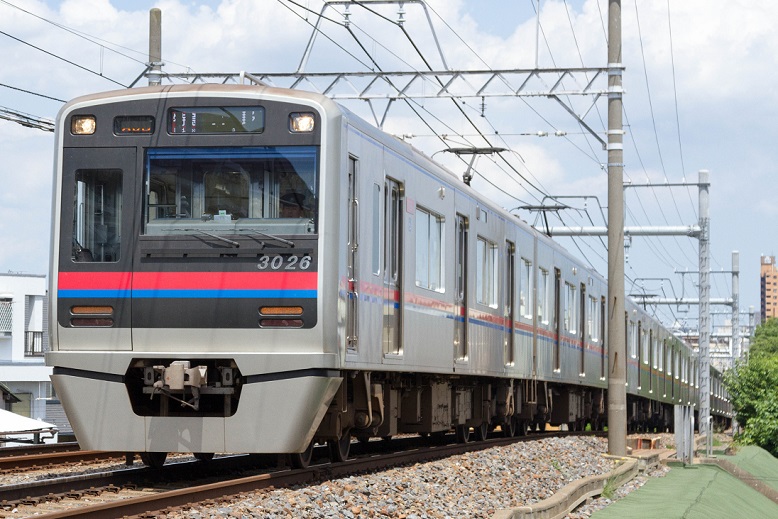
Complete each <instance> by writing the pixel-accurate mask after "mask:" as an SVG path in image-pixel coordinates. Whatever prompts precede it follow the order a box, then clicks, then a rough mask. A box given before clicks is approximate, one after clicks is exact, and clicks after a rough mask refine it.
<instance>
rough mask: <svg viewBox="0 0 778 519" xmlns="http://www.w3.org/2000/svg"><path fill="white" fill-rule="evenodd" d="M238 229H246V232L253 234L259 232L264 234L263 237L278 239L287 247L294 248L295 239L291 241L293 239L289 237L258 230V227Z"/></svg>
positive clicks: (261, 234) (260, 234) (258, 233)
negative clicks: (288, 238)
mask: <svg viewBox="0 0 778 519" xmlns="http://www.w3.org/2000/svg"><path fill="white" fill-rule="evenodd" d="M237 230H238V231H246V232H250V233H251V234H257V235H259V236H262V237H263V238H267V239H269V240H276V241H278V242H281V243H283V244H284V245H286V246H287V247H290V248H294V242H293V241H291V240H287V239H285V238H280V237H278V236H273V235H272V234H267V233H265V232H262V231H258V230H256V229H237Z"/></svg>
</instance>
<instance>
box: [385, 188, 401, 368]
mask: <svg viewBox="0 0 778 519" xmlns="http://www.w3.org/2000/svg"><path fill="white" fill-rule="evenodd" d="M402 206H403V197H402V186H401V185H400V183H399V182H397V181H395V180H392V179H389V178H387V179H386V181H385V182H384V235H383V239H384V257H383V283H384V287H383V306H384V317H383V351H384V355H393V356H397V355H402V318H401V316H402V299H403V296H402V263H403V262H402V230H403V207H402Z"/></svg>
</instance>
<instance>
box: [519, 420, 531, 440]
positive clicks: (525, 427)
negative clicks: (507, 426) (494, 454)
mask: <svg viewBox="0 0 778 519" xmlns="http://www.w3.org/2000/svg"><path fill="white" fill-rule="evenodd" d="M528 432H529V424H528V423H527V420H522V419H521V418H519V419H517V420H516V435H517V436H527V433H528Z"/></svg>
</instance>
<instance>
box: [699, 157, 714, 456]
mask: <svg viewBox="0 0 778 519" xmlns="http://www.w3.org/2000/svg"><path fill="white" fill-rule="evenodd" d="M709 175H710V173H709V172H708V170H706V169H701V170H700V172H699V178H698V181H699V188H700V193H699V197H700V307H699V308H700V344H699V350H700V370H699V372H700V375H699V379H700V391H699V394H700V412H699V419H700V423H699V429H700V434H701V435H703V436H704V437H705V438H706V442H705V445H706V449H705V450H706V454H707V455H708V456H710V455H711V452H712V450H713V444H712V439H713V437H712V436H711V427H710V203H709V195H708V190H709V188H710V180H709Z"/></svg>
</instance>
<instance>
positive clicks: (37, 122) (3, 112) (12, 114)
mask: <svg viewBox="0 0 778 519" xmlns="http://www.w3.org/2000/svg"><path fill="white" fill-rule="evenodd" d="M0 119H5V120H6V121H12V122H15V123H18V124H21V125H22V126H26V127H28V128H35V129H38V130H43V131H46V132H53V131H54V121H52V120H51V119H44V118H41V117H36V116H34V115H30V114H26V113H23V112H18V111H16V110H12V109H10V108H5V107H3V106H0Z"/></svg>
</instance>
